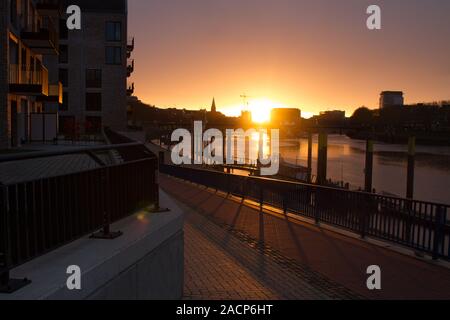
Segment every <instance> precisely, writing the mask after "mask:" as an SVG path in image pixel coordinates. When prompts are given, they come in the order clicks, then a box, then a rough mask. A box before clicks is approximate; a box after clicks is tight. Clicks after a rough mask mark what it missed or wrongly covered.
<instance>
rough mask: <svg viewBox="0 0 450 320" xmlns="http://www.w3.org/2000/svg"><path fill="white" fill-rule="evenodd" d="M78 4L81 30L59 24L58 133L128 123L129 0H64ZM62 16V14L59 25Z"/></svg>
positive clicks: (94, 130) (130, 69)
mask: <svg viewBox="0 0 450 320" xmlns="http://www.w3.org/2000/svg"><path fill="white" fill-rule="evenodd" d="M64 5H65V7H67V6H69V5H78V6H79V7H80V8H81V12H82V19H81V21H82V25H81V30H73V31H69V30H67V28H64V29H63V28H61V32H60V39H59V40H60V43H59V51H60V55H59V81H60V82H61V83H62V84H63V87H64V89H63V90H64V93H63V96H64V99H63V104H62V106H61V107H60V108H59V119H60V121H59V126H60V132H61V133H66V134H67V133H70V132H71V131H73V130H74V128H75V130H76V131H79V132H80V133H81V134H83V133H84V134H98V133H100V132H101V129H102V128H103V127H109V128H112V129H115V130H123V129H125V128H126V125H127V95H131V94H132V93H133V90H134V85H132V86H130V87H128V86H127V79H128V77H130V76H131V74H132V72H133V70H134V61H130V58H131V52H132V51H133V49H134V40H132V41H128V38H127V1H126V0H109V1H92V0H64ZM65 23H66V20H65V19H64V18H63V19H62V20H61V26H63V25H65Z"/></svg>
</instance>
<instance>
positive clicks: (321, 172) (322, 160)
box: [317, 133, 328, 185]
mask: <svg viewBox="0 0 450 320" xmlns="http://www.w3.org/2000/svg"><path fill="white" fill-rule="evenodd" d="M327 162H328V135H327V134H326V133H320V134H319V153H318V161H317V183H318V184H320V185H323V184H326V182H327V165H328V163H327Z"/></svg>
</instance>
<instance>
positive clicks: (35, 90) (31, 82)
mask: <svg viewBox="0 0 450 320" xmlns="http://www.w3.org/2000/svg"><path fill="white" fill-rule="evenodd" d="M9 93H12V94H17V95H23V96H48V94H49V85H48V70H47V69H46V68H45V67H42V68H41V69H40V70H29V69H26V70H24V69H23V68H21V67H20V66H19V65H17V64H10V65H9Z"/></svg>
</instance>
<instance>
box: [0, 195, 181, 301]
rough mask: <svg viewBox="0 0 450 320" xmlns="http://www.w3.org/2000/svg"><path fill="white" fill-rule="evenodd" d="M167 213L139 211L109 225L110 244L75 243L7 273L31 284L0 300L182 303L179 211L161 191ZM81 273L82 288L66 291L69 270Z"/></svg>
mask: <svg viewBox="0 0 450 320" xmlns="http://www.w3.org/2000/svg"><path fill="white" fill-rule="evenodd" d="M160 196H161V198H160V201H161V204H162V206H164V207H169V208H170V209H171V211H170V212H166V213H149V212H146V211H142V212H138V213H136V214H135V215H134V216H131V217H129V218H126V219H124V220H122V221H119V222H118V223H115V224H114V225H113V226H112V230H121V231H122V232H123V236H121V237H119V238H117V239H114V240H94V239H89V237H84V238H83V239H80V240H77V241H75V242H72V243H70V244H69V245H66V246H64V247H62V248H60V249H58V250H56V251H53V252H50V253H49V254H47V255H45V256H42V257H40V258H38V259H35V260H33V261H31V262H29V263H27V264H24V265H22V266H20V267H18V268H16V269H14V270H12V272H11V276H12V277H13V278H17V279H23V278H24V277H27V278H29V279H30V280H31V281H32V283H31V284H30V285H28V286H26V287H24V288H23V289H21V290H19V291H17V292H15V293H13V294H10V295H7V294H0V300H115V299H122V300H123V299H126V300H133V299H139V300H148V299H153V300H160V299H173V300H176V299H181V298H182V297H183V286H184V237H183V212H181V209H179V208H178V207H176V206H175V205H173V203H174V202H173V201H172V199H171V198H170V197H169V196H167V195H166V194H165V193H164V192H161V195H160ZM72 265H77V266H79V267H80V269H81V290H69V289H68V288H67V279H68V277H69V276H70V275H68V274H67V273H66V272H67V268H68V267H69V266H72Z"/></svg>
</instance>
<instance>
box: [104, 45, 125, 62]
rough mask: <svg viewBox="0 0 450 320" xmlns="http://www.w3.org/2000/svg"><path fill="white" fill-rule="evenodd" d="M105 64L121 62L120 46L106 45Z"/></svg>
mask: <svg viewBox="0 0 450 320" xmlns="http://www.w3.org/2000/svg"><path fill="white" fill-rule="evenodd" d="M106 64H122V48H121V47H106Z"/></svg>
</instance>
